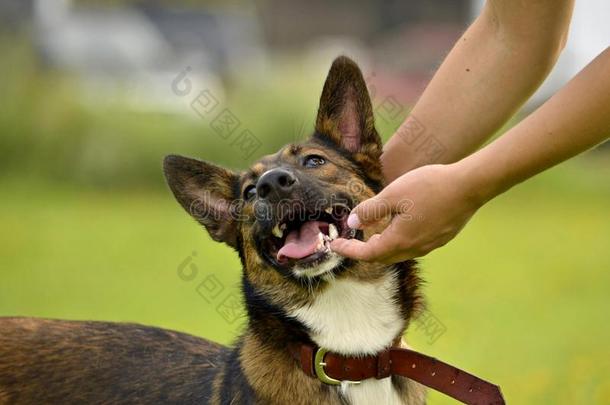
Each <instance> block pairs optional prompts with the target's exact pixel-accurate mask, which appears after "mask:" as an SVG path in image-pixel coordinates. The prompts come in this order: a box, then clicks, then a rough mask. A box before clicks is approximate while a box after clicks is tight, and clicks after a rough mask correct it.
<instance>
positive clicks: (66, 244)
mask: <svg viewBox="0 0 610 405" xmlns="http://www.w3.org/2000/svg"><path fill="white" fill-rule="evenodd" d="M608 172H609V168H608V167H607V165H605V164H602V165H601V166H600V165H597V164H592V163H591V162H590V161H587V160H585V159H578V160H577V161H573V162H570V163H567V164H564V165H563V166H561V167H559V168H555V169H553V170H551V171H550V172H547V173H545V174H543V175H541V176H540V177H538V178H536V179H533V180H532V181H530V182H529V183H526V184H525V185H522V186H520V187H517V188H516V189H514V190H512V191H510V192H509V193H508V194H506V195H504V196H501V197H499V198H498V199H497V200H495V201H492V202H491V203H490V204H489V205H488V206H487V207H485V208H484V209H482V211H481V212H480V213H479V214H478V215H477V216H476V217H475V218H474V219H473V220H472V222H471V224H470V225H469V226H468V227H467V228H466V229H465V230H464V232H463V233H462V234H461V235H460V236H459V237H458V238H457V240H455V241H453V242H452V243H451V244H449V245H448V246H447V247H445V248H443V249H440V250H438V251H436V252H434V253H432V254H430V255H429V256H428V257H426V258H424V259H423V260H422V267H423V274H424V277H425V279H426V280H427V284H426V286H425V293H426V296H427V298H428V301H429V304H430V310H431V311H432V313H433V314H434V316H435V317H436V318H437V319H438V320H440V322H441V323H442V324H443V325H444V326H445V327H446V332H445V333H444V334H443V335H441V336H440V337H439V338H438V339H437V340H436V341H435V342H434V343H433V344H431V343H430V341H429V336H427V335H426V334H425V332H423V331H421V330H416V329H413V330H412V331H411V332H410V333H409V334H408V335H409V339H410V341H411V343H412V344H413V345H414V346H415V347H417V348H418V349H420V350H422V351H424V352H427V353H430V354H432V355H434V356H437V357H439V358H441V359H444V360H446V361H449V362H452V363H453V364H457V365H459V366H461V367H463V368H465V369H467V370H470V371H473V372H475V373H477V374H479V375H481V376H484V377H486V378H488V379H490V380H492V381H494V382H497V383H500V384H501V385H502V387H503V389H504V392H505V394H506V396H507V399H508V400H509V403H518V404H526V403H527V404H542V403H545V404H547V403H548V404H577V403H578V404H580V403H588V404H603V403H608V400H610V382H609V381H608V379H607V376H608V375H610V374H609V373H610V364H609V359H610V348H609V346H608V342H609V341H610V327H609V326H608V315H607V314H608V312H607V309H608V285H609V283H610V275H609V272H608V269H610V251H609V249H608V247H609V246H610V220H609V217H608V207H609V205H608V203H609V202H610V190H609V189H608V187H607V186H608V185H607V181H606V179H607V178H608V177H607V175H608ZM159 181H161V178H160V177H159ZM0 186H1V187H2V190H3V191H4V192H3V198H2V199H0V223H2V224H3V229H4V232H2V233H0V246H1V255H0V268H1V269H2V271H1V272H0V314H2V315H29V316H43V317H51V318H67V319H99V320H114V321H135V322H140V323H144V324H153V325H160V326H163V327H167V328H173V329H178V330H182V331H187V332H190V333H193V334H196V335H199V336H204V337H207V338H210V339H213V340H216V341H220V342H223V343H229V342H230V341H231V340H232V339H233V338H234V337H235V336H236V334H237V333H238V332H239V330H240V328H241V324H242V321H237V322H235V324H229V323H228V322H226V321H225V320H224V319H223V318H222V317H221V316H220V315H219V314H218V312H216V306H217V304H218V303H219V301H218V300H216V301H214V302H212V303H208V302H206V300H205V299H204V298H203V297H202V296H200V295H199V294H198V292H197V287H198V285H199V284H200V283H201V282H202V281H203V280H204V279H205V277H206V276H207V275H211V274H213V275H214V276H216V277H217V278H218V280H220V281H221V282H222V284H223V285H224V287H225V290H224V291H223V293H222V294H221V296H220V297H219V299H221V298H222V297H224V296H226V295H227V294H230V293H237V292H238V282H239V274H240V265H239V262H238V259H237V257H236V255H235V254H234V253H233V252H232V251H231V250H230V249H228V248H226V247H224V246H222V245H220V244H217V243H214V242H212V241H211V240H210V239H209V238H208V237H207V235H206V234H205V232H204V231H203V230H201V229H200V228H199V226H198V225H196V224H195V222H194V221H192V220H191V219H190V218H188V217H187V215H186V214H185V213H184V212H183V211H182V209H181V208H180V207H179V206H178V205H177V203H175V202H174V201H173V198H172V197H171V196H170V193H169V192H157V191H143V190H123V191H121V192H105V191H98V190H94V189H90V190H83V189H82V188H78V187H73V186H66V185H58V184H54V183H47V182H40V181H38V180H32V179H29V180H28V179H23V178H5V179H4V180H3V181H2V182H1V183H0ZM193 252H196V256H193ZM189 257H190V258H192V262H193V263H194V264H195V265H196V266H197V269H198V274H197V276H196V277H195V279H194V280H193V281H184V280H182V279H181V278H180V277H178V274H177V269H178V266H180V265H181V264H182V263H183V262H184V260H185V259H188V258H189ZM431 403H433V404H436V403H438V404H441V403H452V402H451V401H449V400H447V399H445V398H444V397H442V396H440V395H438V394H432V399H431Z"/></svg>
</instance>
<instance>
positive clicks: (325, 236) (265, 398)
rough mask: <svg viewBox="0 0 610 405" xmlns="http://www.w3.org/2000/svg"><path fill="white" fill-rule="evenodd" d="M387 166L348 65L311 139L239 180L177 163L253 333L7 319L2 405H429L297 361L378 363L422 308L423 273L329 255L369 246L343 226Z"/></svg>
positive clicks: (398, 390)
mask: <svg viewBox="0 0 610 405" xmlns="http://www.w3.org/2000/svg"><path fill="white" fill-rule="evenodd" d="M380 154H381V141H380V138H379V135H378V133H377V131H376V129H375V125H374V119H373V110H372V106H371V101H370V99H369V95H368V92H367V88H366V84H365V82H364V80H363V78H362V74H361V72H360V70H359V68H358V67H357V65H356V64H355V63H354V62H352V61H351V60H350V59H348V58H346V57H339V58H337V59H336V60H335V61H334V63H333V65H332V67H331V69H330V72H329V74H328V77H327V79H326V83H325V84H324V89H323V91H322V96H321V99H320V106H319V110H318V116H317V119H316V125H315V131H314V133H313V134H312V135H311V137H310V138H309V139H308V140H306V141H304V142H302V143H294V144H290V145H287V146H285V147H284V148H282V149H281V150H280V151H279V152H277V153H276V154H274V155H270V156H265V157H263V158H262V159H261V160H260V161H258V162H257V163H255V164H254V165H253V166H252V167H251V168H250V169H249V170H247V171H245V172H241V173H236V172H232V171H230V170H227V169H224V168H221V167H218V166H215V165H213V164H210V163H206V162H202V161H199V160H194V159H190V158H186V157H180V156H168V157H167V158H166V159H165V161H164V171H165V176H166V177H167V181H168V184H169V186H170V188H171V190H172V192H173V193H174V195H175V197H176V199H177V200H178V202H179V203H180V204H181V205H182V206H183V207H184V208H185V209H186V210H187V211H188V212H189V213H190V214H191V215H192V216H193V217H195V219H197V220H198V221H199V222H200V223H201V224H203V225H204V226H205V228H206V229H207V231H208V232H209V233H210V235H211V236H212V238H213V239H215V240H216V241H219V242H224V243H226V244H228V245H230V246H232V247H233V248H234V249H235V250H236V251H237V252H238V254H239V257H240V259H241V262H242V264H243V277H242V289H243V297H244V302H245V306H246V309H247V314H248V322H247V326H246V329H245V332H244V333H243V334H242V336H240V337H239V338H238V339H237V342H236V344H235V345H234V346H233V347H223V346H221V345H218V344H215V343H212V342H209V341H206V340H203V339H200V338H196V337H192V336H189V335H185V334H182V333H178V332H173V331H167V330H162V329H157V328H153V327H145V326H138V325H132V324H116V323H104V322H71V321H55V320H42V319H32V318H0V403H2V404H4V403H10V404H13V403H15V404H46V403H61V404H72V403H79V404H81V403H82V404H102V403H103V404H109V403H113V404H131V403H147V404H160V403H176V404H207V403H210V404H294V405H297V404H322V403H323V404H410V405H413V404H423V403H424V402H425V399H424V389H423V387H422V386H421V385H420V384H418V383H416V382H414V381H412V380H409V379H406V378H404V377H396V376H392V377H387V378H380V379H376V378H371V379H367V380H364V381H362V382H361V383H360V384H357V385H356V384H350V383H349V382H344V383H342V384H340V385H328V384H325V383H322V382H321V381H320V380H319V379H315V378H311V377H310V376H308V375H306V374H305V373H304V372H303V369H302V368H301V366H300V365H299V363H298V361H297V360H296V359H295V357H294V356H293V355H292V354H291V352H290V350H289V348H290V347H291V346H293V345H298V344H302V343H308V344H312V345H315V346H317V347H323V348H325V349H328V350H330V351H333V352H336V353H339V354H342V355H350V356H367V355H374V354H377V353H379V352H382V351H383V350H385V349H387V348H388V347H390V346H392V345H393V344H395V342H397V341H399V340H400V338H401V336H402V335H403V334H404V332H405V330H406V328H407V326H408V324H409V320H410V319H412V318H413V316H414V314H415V313H416V312H417V311H418V309H419V308H420V306H421V298H420V296H419V295H418V285H419V278H418V276H417V272H416V269H415V267H414V262H412V261H409V262H405V263H401V264H396V265H383V264H375V263H364V262H358V261H353V260H349V259H345V258H342V257H340V256H339V255H337V254H336V253H334V252H332V251H331V250H330V248H329V243H330V241H331V240H332V239H334V238H336V237H344V238H352V237H355V238H360V239H367V238H368V237H369V236H370V235H369V234H367V233H363V232H362V231H358V232H354V231H352V230H350V229H349V228H348V227H347V226H346V218H347V215H348V213H349V211H350V210H351V209H352V208H353V207H354V206H355V205H356V204H358V203H359V202H360V201H363V200H365V199H367V198H370V197H372V196H373V195H375V193H377V192H379V191H380V190H381V189H382V187H383V186H384V184H383V176H382V168H381V165H380V161H379V157H380Z"/></svg>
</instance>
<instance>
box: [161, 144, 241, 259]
mask: <svg viewBox="0 0 610 405" xmlns="http://www.w3.org/2000/svg"><path fill="white" fill-rule="evenodd" d="M163 172H164V173H165V178H166V180H167V184H168V185H169V188H170V189H171V190H172V193H174V196H175V197H176V200H178V202H179V203H180V205H182V207H183V208H184V209H185V210H186V211H187V212H188V213H189V214H190V215H191V216H193V217H194V218H195V219H196V220H197V221H198V222H199V223H201V224H202V225H203V226H205V228H206V229H207V231H208V233H209V234H210V236H211V237H212V239H214V240H216V241H218V242H224V243H226V244H228V245H229V246H232V247H234V248H236V247H237V216H236V215H235V208H236V205H235V203H237V202H238V199H237V197H236V196H235V190H236V188H237V182H238V176H237V174H236V173H234V172H232V171H230V170H226V169H223V168H222V167H218V166H215V165H213V164H210V163H207V162H202V161H200V160H196V159H190V158H187V157H183V156H177V155H169V156H166V157H165V159H164V160H163Z"/></svg>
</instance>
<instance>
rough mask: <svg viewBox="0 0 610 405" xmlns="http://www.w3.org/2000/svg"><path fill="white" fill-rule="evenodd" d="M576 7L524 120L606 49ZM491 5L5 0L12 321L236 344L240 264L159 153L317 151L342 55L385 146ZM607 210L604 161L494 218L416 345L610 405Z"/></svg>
mask: <svg viewBox="0 0 610 405" xmlns="http://www.w3.org/2000/svg"><path fill="white" fill-rule="evenodd" d="M576 3H577V4H576V9H575V13H574V20H573V23H572V28H571V34H570V39H569V41H568V45H567V48H566V50H565V51H564V53H563V55H562V57H561V59H560V61H559V63H558V65H557V67H556V68H555V70H554V71H553V73H552V75H551V76H550V77H549V79H548V80H547V81H546V82H545V84H544V85H543V87H542V88H541V89H540V91H538V92H537V93H536V95H535V96H534V97H532V100H530V102H529V103H528V104H527V105H526V107H525V108H524V110H523V111H522V112H521V113H519V114H518V115H517V116H516V117H515V118H514V119H513V120H512V121H511V123H510V124H509V125H511V124H514V123H515V122H517V121H518V120H519V119H521V118H522V117H523V116H524V115H525V114H526V113H527V112H529V111H531V110H532V108H534V107H535V106H537V105H539V104H540V103H542V102H543V101H544V100H545V99H546V98H548V97H549V96H550V95H551V94H552V93H553V92H554V91H556V90H557V89H558V88H559V87H560V86H561V85H563V84H564V83H565V82H566V81H567V80H568V79H569V78H570V77H571V76H573V75H574V74H575V73H576V72H577V71H578V70H580V69H581V68H582V67H584V66H585V65H586V64H587V63H588V62H589V61H590V60H591V59H592V58H593V57H595V56H596V55H597V54H598V53H599V52H601V51H602V50H603V49H604V48H605V47H607V46H608V41H609V40H610V25H609V24H607V21H608V18H609V17H610V5H609V4H608V2H607V1H605V0H588V1H577V2H576ZM482 4H483V2H482V1H468V0H461V1H449V0H433V1H426V2H407V1H368V0H352V1H346V0H344V1H334V2H326V1H319V0H311V1H308V2H299V1H296V0H284V1H279V0H259V1H254V2H245V1H244V2H239V1H194V0H193V1H187V0H184V1H171V2H170V1H146V2H144V1H118V0H116V1H114V0H113V1H93V0H92V1H68V0H38V1H34V0H1V1H0V91H1V93H0V94H1V97H2V101H0V106H1V107H0V153H1V159H0V190H1V195H2V198H0V224H1V226H2V232H0V316H5V315H28V316H42V317H50V318H67V319H99V320H114V321H133V322H139V323H144V324H152V325H158V326H162V327H166V328H173V329H177V330H181V331H185V332H189V333H193V334H196V335H199V336H204V337H207V338H209V339H213V340H216V341H219V342H222V343H230V342H231V341H232V340H233V339H234V338H235V336H236V335H237V334H238V333H239V331H240V329H241V327H242V326H243V320H244V319H243V315H242V311H241V303H240V299H239V286H238V282H239V274H240V265H239V262H238V259H237V257H236V255H235V254H234V253H233V252H232V251H230V250H229V249H228V248H225V247H224V246H221V245H219V244H216V243H213V242H212V241H211V240H210V239H209V238H208V237H207V235H206V234H205V232H203V231H202V230H201V229H200V228H199V227H198V226H197V225H196V224H195V222H194V221H192V220H191V219H190V218H188V217H187V215H186V214H185V213H184V212H183V211H182V209H181V208H180V207H179V206H178V204H177V203H175V202H174V200H173V197H172V196H171V195H170V193H169V192H168V190H167V188H166V186H165V183H164V179H163V177H162V173H161V160H162V158H163V156H164V155H166V154H169V153H181V154H185V155H189V156H196V157H200V158H203V159H208V160H212V161H214V162H216V163H219V164H223V165H228V166H231V167H234V168H244V167H247V165H248V164H249V163H250V162H252V161H254V160H256V159H257V158H258V157H260V156H262V155H263V154H266V153H272V152H274V151H275V150H276V149H277V148H278V147H280V146H281V145H283V144H285V143H287V142H290V141H292V140H295V139H302V138H304V137H305V136H307V135H308V134H309V133H310V131H311V130H312V128H313V120H314V118H315V112H316V108H317V101H318V97H319V93H320V91H321V88H322V84H323V80H324V78H325V75H326V72H327V70H328V67H329V66H330V62H331V61H332V59H333V58H334V57H335V56H337V55H339V54H347V55H350V56H351V57H352V58H354V59H355V60H356V61H357V62H358V63H359V64H360V65H361V67H362V69H363V72H364V75H365V77H366V80H367V83H368V85H369V90H370V92H371V94H372V98H373V104H374V106H375V111H376V115H377V123H378V128H379V129H380V132H381V133H382V134H383V137H384V139H387V138H388V137H389V136H390V135H391V134H392V132H393V131H394V130H395V129H396V128H397V127H398V125H399V124H400V123H401V121H402V120H403V119H404V117H405V116H406V114H407V113H408V111H409V108H410V107H411V106H412V105H413V103H414V102H415V100H416V99H417V97H418V96H419V94H421V92H422V91H423V89H424V88H425V85H426V83H427V82H428V81H429V79H430V78H431V76H432V73H433V72H434V70H435V68H436V67H437V66H438V65H439V63H440V62H441V60H442V58H443V57H444V55H445V54H446V53H447V52H448V50H449V49H450V48H451V46H452V45H453V42H454V41H455V40H456V39H457V38H458V37H459V35H460V34H461V32H462V31H463V30H464V29H465V27H466V26H467V25H468V24H469V22H471V21H472V19H473V18H474V17H475V16H476V15H477V13H478V10H479V9H480V7H481V6H482ZM481 113H482V114H484V113H485V112H484V109H482V110H481ZM609 208H610V148H609V147H607V145H602V146H600V147H598V148H596V149H594V150H592V151H589V152H587V153H585V154H583V155H582V156H579V157H577V158H575V159H572V160H571V161H569V162H566V163H564V164H562V165H560V166H558V167H556V168H554V169H552V170H549V171H548V172H546V173H544V174H542V175H540V176H538V177H536V178H534V179H532V180H530V181H528V182H526V183H525V184H523V185H520V186H518V187H516V188H515V189H513V190H511V191H510V192H509V193H507V194H505V195H503V196H500V197H499V198H497V199H496V200H494V201H492V202H491V203H490V204H488V205H487V206H486V207H485V208H484V209H482V210H481V211H480V213H479V214H478V215H477V216H476V217H475V218H474V219H473V220H472V221H471V223H470V225H469V226H468V227H467V228H466V229H465V230H464V232H463V233H462V234H461V235H460V236H459V237H458V238H457V239H456V240H455V241H453V242H452V243H450V244H449V245H448V246H446V247H445V248H443V249H440V250H438V251H435V252H433V253H432V254H430V255H429V256H427V257H425V258H424V259H422V260H421V262H422V267H423V269H424V270H423V275H424V278H425V279H426V280H427V283H426V285H425V287H424V288H425V294H426V296H427V298H428V302H429V312H428V313H427V314H426V315H425V316H424V317H422V319H420V320H418V321H417V322H416V323H415V324H414V326H413V327H412V328H411V329H410V330H409V332H408V339H409V340H410V342H411V344H412V345H413V346H415V347H416V348H417V349H419V350H421V351H423V352H426V353H428V354H430V355H433V356H435V357H439V358H441V359H443V360H445V361H448V362H450V363H453V364H456V365H458V366H460V367H462V368H465V369H466V370H469V371H472V372H474V373H475V374H477V375H480V376H482V377H484V378H486V379H489V380H491V381H494V382H495V383H498V384H500V385H501V386H502V389H503V391H504V393H505V396H506V398H507V400H508V402H509V403H515V404H608V403H610V379H609V378H608V376H610V344H609V343H608V342H610V326H609V325H610V322H609V319H608V306H609V304H610V301H609V299H608V286H609V285H610V275H609V273H610V272H609V271H608V270H610V215H609V211H608V209H609ZM0 333H1V331H0ZM430 403H432V404H450V403H455V402H453V401H451V400H450V399H447V398H446V397H444V396H442V395H440V394H437V393H432V394H431V399H430Z"/></svg>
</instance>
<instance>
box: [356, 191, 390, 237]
mask: <svg viewBox="0 0 610 405" xmlns="http://www.w3.org/2000/svg"><path fill="white" fill-rule="evenodd" d="M391 213H392V205H391V204H390V201H389V200H388V199H386V198H384V197H383V193H382V194H378V195H376V196H374V197H372V198H369V199H368V200H365V201H363V202H361V203H360V204H358V205H357V206H356V207H355V208H354V209H353V210H352V212H351V213H350V214H349V217H347V226H349V227H350V228H352V229H360V228H361V227H363V226H366V225H369V224H373V223H375V222H377V221H379V220H380V219H382V218H384V217H386V216H388V215H390V214H391Z"/></svg>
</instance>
